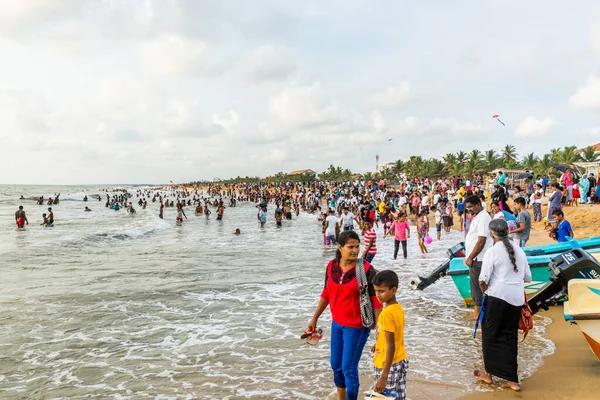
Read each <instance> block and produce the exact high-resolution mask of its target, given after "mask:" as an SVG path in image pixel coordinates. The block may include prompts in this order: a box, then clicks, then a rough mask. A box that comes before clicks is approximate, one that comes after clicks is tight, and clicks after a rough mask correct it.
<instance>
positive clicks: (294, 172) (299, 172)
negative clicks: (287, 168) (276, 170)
mask: <svg viewBox="0 0 600 400" xmlns="http://www.w3.org/2000/svg"><path fill="white" fill-rule="evenodd" d="M303 174H316V172H315V171H313V170H312V169H299V170H297V171H292V172H290V173H288V176H292V175H303Z"/></svg>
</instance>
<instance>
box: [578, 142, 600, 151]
mask: <svg viewBox="0 0 600 400" xmlns="http://www.w3.org/2000/svg"><path fill="white" fill-rule="evenodd" d="M588 147H593V148H594V152H596V153H600V143H596V144H593V145H591V146H588ZM585 149H587V147H584V148H582V149H577V150H575V153H583V152H584V151H585Z"/></svg>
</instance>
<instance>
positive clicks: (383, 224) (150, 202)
mask: <svg viewBox="0 0 600 400" xmlns="http://www.w3.org/2000/svg"><path fill="white" fill-rule="evenodd" d="M590 175H591V174H590ZM599 188H600V186H599V185H598V184H597V181H596V179H595V177H593V176H587V175H586V176H582V177H580V178H577V177H576V176H575V174H574V173H573V171H571V170H570V169H567V170H565V171H564V172H563V173H562V174H561V176H560V179H558V180H557V181H550V180H549V178H548V177H546V176H538V177H534V176H531V177H527V178H525V179H523V180H522V181H520V182H509V181H508V180H507V178H506V176H505V175H504V174H503V173H502V172H500V173H499V174H491V175H489V176H482V175H479V174H475V175H473V176H469V177H462V178H459V177H448V178H445V179H429V178H427V177H424V178H411V179H403V180H402V181H401V182H400V183H399V184H395V185H391V184H389V183H388V182H387V181H385V180H378V181H362V180H360V179H357V180H354V181H346V182H325V181H318V180H315V181H310V182H292V181H290V182H281V183H266V182H264V183H250V182H249V183H240V184H217V183H213V184H207V185H205V186H202V187H193V186H185V185H180V186H175V185H172V186H166V187H156V188H152V187H150V188H143V189H140V188H138V189H135V188H130V189H123V190H121V191H115V190H114V189H104V191H105V193H103V192H102V191H99V192H98V193H97V194H90V195H89V196H88V195H86V196H85V198H84V199H83V201H84V202H86V205H85V206H84V208H82V209H81V212H87V213H100V212H104V213H106V212H111V213H114V212H126V213H129V214H135V213H136V212H138V211H137V210H136V207H138V208H139V209H142V210H150V211H151V212H156V213H157V214H158V216H159V218H161V219H166V218H172V219H174V220H175V221H176V224H177V225H178V226H180V227H181V229H182V230H185V229H186V220H188V219H189V218H191V215H190V214H192V215H194V216H197V217H201V218H205V219H206V220H207V221H210V220H212V219H214V220H216V221H222V220H223V219H226V218H227V211H226V210H227V208H233V207H236V206H237V205H238V204H244V203H250V204H253V205H255V206H256V215H255V217H254V218H255V219H256V229H278V228H279V227H281V226H282V224H283V222H284V221H286V220H288V221H289V220H293V219H294V218H297V217H298V216H299V215H300V213H303V214H310V215H312V216H313V218H314V220H315V221H317V222H318V224H315V229H314V238H315V241H319V242H322V243H323V246H325V247H331V248H335V249H336V255H335V258H333V259H332V260H331V261H330V262H329V263H328V264H327V265H326V266H323V272H324V274H323V276H324V281H323V285H322V287H321V288H315V291H314V293H315V298H318V303H317V306H316V310H315V312H314V315H313V316H312V318H311V316H307V319H310V321H309V322H308V324H307V326H305V327H298V329H299V332H298V336H299V337H302V339H305V340H306V341H307V343H309V344H312V345H315V344H317V343H319V341H320V339H321V338H322V337H323V336H324V335H329V346H330V364H331V369H332V376H333V386H335V388H336V395H335V396H336V398H337V399H357V398H362V397H361V393H362V392H368V393H369V395H371V396H373V397H377V396H379V397H381V396H387V397H388V398H398V399H404V398H406V397H407V392H408V396H409V397H410V385H408V388H407V383H406V381H407V375H408V376H410V369H409V360H410V354H411V349H410V346H405V340H404V339H405V324H409V323H410V317H409V316H406V315H405V311H404V308H403V305H402V304H401V303H400V302H399V301H398V300H397V299H396V293H397V291H398V289H399V287H400V286H402V285H403V284H404V283H403V282H400V281H399V278H398V275H397V272H396V271H394V269H396V268H402V265H405V264H406V263H411V262H417V260H418V259H419V257H422V256H423V255H426V254H427V253H428V251H429V249H428V247H429V246H431V245H432V243H433V242H434V241H439V240H441V235H442V233H444V232H445V233H449V232H450V231H451V230H454V231H460V232H462V234H463V237H464V241H465V248H466V250H465V255H466V258H465V264H466V265H467V266H468V267H469V272H470V279H471V291H472V294H473V302H474V304H475V308H474V311H473V314H472V315H471V316H470V318H472V320H473V326H475V324H476V322H477V323H478V324H479V325H480V326H481V328H480V332H481V337H482V341H481V350H482V354H483V360H482V364H481V367H480V368H478V369H476V370H475V371H473V379H474V380H476V381H480V382H483V383H484V384H490V383H492V382H494V379H496V380H498V381H499V382H500V383H501V385H502V386H505V387H507V388H509V389H512V390H514V391H520V390H521V386H520V379H519V376H518V365H517V354H518V340H519V331H518V328H519V319H520V315H521V308H522V305H523V293H524V283H525V282H528V281H530V280H531V272H530V271H529V266H528V264H527V259H526V257H525V253H524V252H523V250H521V247H525V246H526V245H527V242H528V241H529V239H530V234H531V231H532V229H534V228H533V223H536V222H537V223H542V224H543V225H542V228H541V229H545V231H547V235H549V236H552V238H553V239H554V240H557V241H559V242H562V241H567V240H568V239H569V238H574V237H576V235H577V232H574V230H573V228H572V227H571V225H570V224H569V221H568V217H569V211H568V210H569V208H570V207H577V206H579V205H580V204H589V203H592V202H598V200H599V199H600V193H599V192H598V189H599ZM20 201H21V205H20V206H19V207H18V210H16V212H15V223H16V225H17V227H18V228H19V229H22V228H25V226H26V225H29V224H30V222H32V221H36V223H35V224H32V225H37V224H38V221H39V225H41V226H43V227H45V228H53V227H56V226H58V225H60V224H61V223H64V222H65V221H64V220H63V219H62V217H61V213H60V204H61V202H62V200H61V199H60V194H59V193H56V194H51V195H50V196H48V194H46V195H45V196H44V195H42V194H40V197H39V198H38V199H35V200H33V199H32V200H31V203H28V201H29V200H28V199H25V198H22V199H21V200H20ZM35 205H43V206H44V207H46V206H48V207H47V211H44V212H43V213H42V214H41V215H40V216H39V217H38V216H35V217H32V215H31V214H32V212H31V209H32V208H33V206H35ZM543 207H544V208H545V209H543ZM170 210H172V211H170ZM186 211H187V213H186ZM213 211H214V213H215V214H216V216H215V217H214V218H213V217H212V214H213ZM25 229H36V228H34V227H33V226H32V227H31V228H30V227H27V228H25ZM245 233H246V232H245V231H244V230H240V229H239V228H236V229H235V230H234V231H232V232H231V233H230V234H234V235H240V238H243V237H244V234H245ZM388 236H391V237H392V238H393V243H394V246H393V252H392V253H387V252H385V253H382V252H380V251H379V250H378V244H380V243H381V241H384V240H392V239H391V238H390V239H387V237H388ZM409 241H415V242H416V243H417V244H418V247H416V248H418V249H419V253H417V254H410V253H409V252H408V248H409V246H408V245H407V243H408V242H409ZM269 245H270V244H269V243H265V244H264V246H269ZM226 251H230V252H233V253H235V249H229V250H226ZM400 257H401V259H400V261H398V259H399V258H400ZM382 258H385V259H386V260H393V261H394V264H393V266H394V268H391V269H384V270H381V269H380V268H378V267H377V265H378V260H379V259H382ZM484 294H485V297H484ZM484 298H485V299H486V300H485V302H484V303H483V304H484V307H485V309H486V312H485V313H482V312H481V310H480V305H481V304H482V300H483V299H484ZM327 308H329V309H330V312H331V315H332V324H331V326H330V327H327V330H328V332H327V333H325V332H324V330H323V329H322V327H321V326H320V325H319V319H320V317H321V315H322V314H323V313H324V312H325V310H326V309H327ZM302 330H304V332H302ZM370 336H373V339H374V343H375V344H374V346H373V348H371V349H365V346H366V344H367V341H368V339H369V337H370ZM369 350H370V351H369ZM473 351H474V352H476V351H478V349H476V348H475V344H473ZM367 356H370V357H372V359H373V362H372V365H373V372H372V373H371V374H370V375H371V376H370V377H369V381H367V382H364V379H363V381H362V382H359V377H360V376H361V374H365V373H368V371H359V362H360V360H361V357H367ZM411 368H413V366H412V364H411ZM363 377H364V375H363ZM525 389H526V388H525Z"/></svg>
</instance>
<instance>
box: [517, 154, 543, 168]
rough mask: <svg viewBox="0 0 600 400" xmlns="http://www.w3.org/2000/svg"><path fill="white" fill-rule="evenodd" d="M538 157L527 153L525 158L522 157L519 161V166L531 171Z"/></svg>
mask: <svg viewBox="0 0 600 400" xmlns="http://www.w3.org/2000/svg"><path fill="white" fill-rule="evenodd" d="M538 160H539V159H538V157H537V156H536V155H535V154H533V153H529V154H527V155H526V156H525V157H523V160H522V161H521V165H522V166H523V168H525V169H526V170H527V171H533V170H534V168H535V166H536V164H537V162H538Z"/></svg>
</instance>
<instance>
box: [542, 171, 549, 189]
mask: <svg viewBox="0 0 600 400" xmlns="http://www.w3.org/2000/svg"><path fill="white" fill-rule="evenodd" d="M547 186H548V177H547V176H546V175H544V176H543V177H542V190H543V191H544V194H546V187H547Z"/></svg>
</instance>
